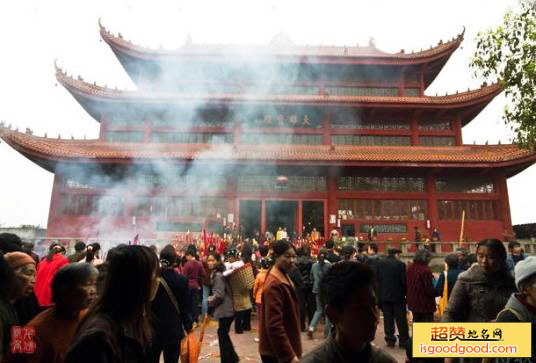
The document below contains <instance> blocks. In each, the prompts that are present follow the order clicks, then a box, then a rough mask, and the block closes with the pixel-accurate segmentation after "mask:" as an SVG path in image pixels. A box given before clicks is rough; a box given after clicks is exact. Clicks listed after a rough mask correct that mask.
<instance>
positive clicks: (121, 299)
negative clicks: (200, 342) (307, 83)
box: [0, 234, 536, 363]
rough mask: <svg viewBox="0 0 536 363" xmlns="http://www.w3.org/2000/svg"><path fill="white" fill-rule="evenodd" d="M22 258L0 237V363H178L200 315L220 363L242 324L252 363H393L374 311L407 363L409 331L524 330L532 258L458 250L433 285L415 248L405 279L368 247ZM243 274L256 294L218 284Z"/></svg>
mask: <svg viewBox="0 0 536 363" xmlns="http://www.w3.org/2000/svg"><path fill="white" fill-rule="evenodd" d="M29 247H30V246H28V245H25V244H23V243H22V241H21V240H20V239H19V238H18V237H17V236H15V235H11V234H0V282H1V283H0V343H1V345H0V361H2V362H3V361H5V362H8V363H11V362H35V363H37V362H42V363H45V362H46V363H62V362H68V363H74V362H77V363H78V362H82V363H84V362H154V363H156V362H160V359H161V356H162V355H163V359H164V362H166V363H171V362H173V363H177V362H178V361H179V356H180V353H181V352H180V350H181V347H180V341H181V339H182V338H183V337H185V336H186V335H187V334H189V333H190V332H192V331H193V329H195V328H196V327H197V326H199V325H201V324H203V322H204V321H206V319H205V316H207V315H208V316H209V317H210V318H211V319H213V320H216V321H217V322H218V328H217V336H218V343H219V351H220V360H221V362H224V363H228V362H229V363H235V362H238V361H239V360H240V359H239V353H240V352H239V349H235V346H234V344H233V341H232V339H231V335H230V331H231V327H232V326H233V325H234V333H235V334H242V333H243V332H247V331H251V330H252V325H254V324H252V320H253V318H252V317H253V316H256V324H257V329H258V335H256V336H255V337H254V338H253V339H254V340H255V342H257V343H258V352H259V356H260V359H261V361H262V362H307V363H312V362H314V363H317V362H378V363H383V362H385V363H388V362H395V361H396V360H395V359H394V358H393V356H392V355H391V354H390V353H389V351H388V350H383V349H380V348H378V347H376V346H374V345H373V344H371V342H372V341H373V340H374V338H375V335H376V329H377V325H378V323H379V321H380V311H381V313H382V314H383V328H384V336H385V341H386V345H387V346H388V347H391V348H394V347H395V346H396V344H397V343H398V346H399V347H400V348H403V349H406V351H407V356H408V361H415V359H414V358H412V352H411V344H410V342H411V336H410V331H411V329H410V326H411V321H410V319H412V321H413V322H433V321H438V320H439V319H441V320H443V321H446V322H488V321H493V320H497V321H504V322H516V321H518V322H519V321H521V322H532V323H535V322H536V257H529V256H527V255H526V254H524V253H523V251H522V250H520V245H519V244H517V243H516V242H511V243H510V244H509V246H508V247H509V248H508V249H509V252H507V249H506V248H505V247H504V244H503V243H502V242H501V241H499V240H495V239H487V240H483V241H481V242H480V243H479V244H478V246H477V249H476V253H474V254H469V255H468V254H467V252H466V251H465V250H464V249H463V248H460V249H458V250H457V251H455V253H452V254H449V255H447V256H446V258H445V263H444V269H443V270H444V271H443V272H438V271H435V269H434V271H433V270H432V269H431V267H430V261H431V260H432V257H433V255H432V252H431V251H429V250H428V249H426V248H421V249H419V250H417V252H416V253H415V254H414V256H413V261H412V262H411V263H410V264H409V266H408V265H407V264H406V263H405V262H403V260H402V256H401V255H402V252H401V251H400V250H398V249H396V248H390V249H388V250H387V251H384V252H385V255H383V254H380V253H379V252H380V251H379V249H378V246H377V245H376V244H375V243H374V242H370V243H369V244H368V245H364V244H361V243H359V244H358V245H353V244H347V245H344V246H337V245H336V244H335V243H334V242H333V241H332V240H328V241H326V243H325V244H324V245H323V247H322V248H320V249H319V250H318V252H317V253H311V248H310V247H309V246H308V245H305V244H301V243H300V244H296V243H292V242H290V241H288V240H286V239H282V240H273V241H268V242H266V243H261V244H255V243H250V242H249V241H244V242H241V243H236V244H235V243H231V244H229V245H228V246H226V248H225V249H224V251H223V254H221V253H220V251H219V250H218V248H217V247H216V246H212V245H211V246H208V248H206V249H205V248H201V246H200V245H199V244H196V243H192V244H189V245H188V246H187V247H186V248H185V249H184V250H177V248H176V247H175V246H173V245H166V246H165V247H163V248H162V249H161V250H160V251H158V248H156V247H155V246H151V247H146V246H142V245H127V244H125V245H117V246H115V247H113V248H111V249H110V250H108V251H107V254H106V256H105V258H104V259H101V257H100V253H101V248H100V245H99V244H98V243H95V244H90V245H86V244H84V243H83V242H78V243H76V245H75V246H74V253H73V254H71V255H68V256H66V254H67V251H66V248H65V246H63V245H62V244H60V243H52V244H50V246H49V251H48V254H47V255H46V256H42V257H39V256H36V255H35V254H34V253H33V252H32V251H31V249H30V248H29ZM244 268H250V269H251V271H252V274H253V276H254V281H252V283H251V285H249V286H248V287H247V288H246V289H241V290H240V291H238V290H237V289H236V288H235V287H234V286H233V285H232V284H231V283H230V278H231V276H232V275H233V274H236V273H237V272H238V271H240V270H242V269H244ZM438 298H442V299H444V300H443V302H444V303H445V304H444V308H443V309H442V308H439V309H438ZM253 322H254V323H255V320H254V321H253ZM321 322H323V324H322V326H323V331H322V332H321V333H319V332H317V330H318V327H319V325H320V323H321ZM532 326H533V328H532V329H533V340H534V337H535V335H536V332H535V331H534V324H533V325H532ZM58 332H61V334H58ZM315 334H321V337H322V338H324V339H321V343H320V344H319V345H318V346H317V347H315V348H314V349H313V350H312V351H310V352H307V353H304V351H303V345H302V337H303V338H304V339H314V337H315ZM533 345H534V344H533ZM533 349H534V347H533ZM447 361H448V359H447Z"/></svg>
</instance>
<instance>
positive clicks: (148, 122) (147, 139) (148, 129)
mask: <svg viewBox="0 0 536 363" xmlns="http://www.w3.org/2000/svg"><path fill="white" fill-rule="evenodd" d="M143 126H145V129H144V130H143V131H144V135H143V139H144V141H145V142H146V143H150V142H151V141H152V140H151V136H152V132H153V128H152V121H151V120H148V119H147V118H145V119H144V120H143Z"/></svg>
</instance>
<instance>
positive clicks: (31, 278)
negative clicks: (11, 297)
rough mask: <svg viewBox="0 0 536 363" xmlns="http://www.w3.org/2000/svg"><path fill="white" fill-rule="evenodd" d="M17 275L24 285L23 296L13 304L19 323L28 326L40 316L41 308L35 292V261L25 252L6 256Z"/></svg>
mask: <svg viewBox="0 0 536 363" xmlns="http://www.w3.org/2000/svg"><path fill="white" fill-rule="evenodd" d="M5 258H6V261H7V262H8V263H9V264H10V265H11V268H12V269H13V270H14V271H15V274H16V275H17V277H18V278H19V280H20V281H21V282H22V283H23V285H24V291H23V294H22V295H21V296H20V297H19V298H18V299H16V300H15V301H14V302H13V307H14V308H15V311H16V312H17V318H18V323H19V324H20V325H21V326H23V325H26V324H28V323H29V322H30V320H32V319H33V318H35V317H36V316H37V314H39V312H40V311H41V308H40V306H39V303H38V302H37V297H36V296H35V293H34V291H33V289H34V287H35V260H34V259H33V257H32V256H30V255H28V254H26V253H23V252H11V253H7V254H6V255H5Z"/></svg>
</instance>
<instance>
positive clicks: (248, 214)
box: [240, 200, 262, 238]
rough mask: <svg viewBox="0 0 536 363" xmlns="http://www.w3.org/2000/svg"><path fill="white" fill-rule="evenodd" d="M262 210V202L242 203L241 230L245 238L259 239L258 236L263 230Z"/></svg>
mask: <svg viewBox="0 0 536 363" xmlns="http://www.w3.org/2000/svg"><path fill="white" fill-rule="evenodd" d="M261 208H262V202H261V201H260V200H241V201H240V228H241V231H242V233H243V234H244V237H247V238H258V237H257V236H256V235H257V233H260V230H261Z"/></svg>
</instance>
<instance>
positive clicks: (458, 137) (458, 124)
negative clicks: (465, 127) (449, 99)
mask: <svg viewBox="0 0 536 363" xmlns="http://www.w3.org/2000/svg"><path fill="white" fill-rule="evenodd" d="M452 127H453V129H454V139H455V142H456V145H457V146H461V145H463V139H462V120H461V118H460V114H457V115H456V118H455V119H454V122H453V125H452Z"/></svg>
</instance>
